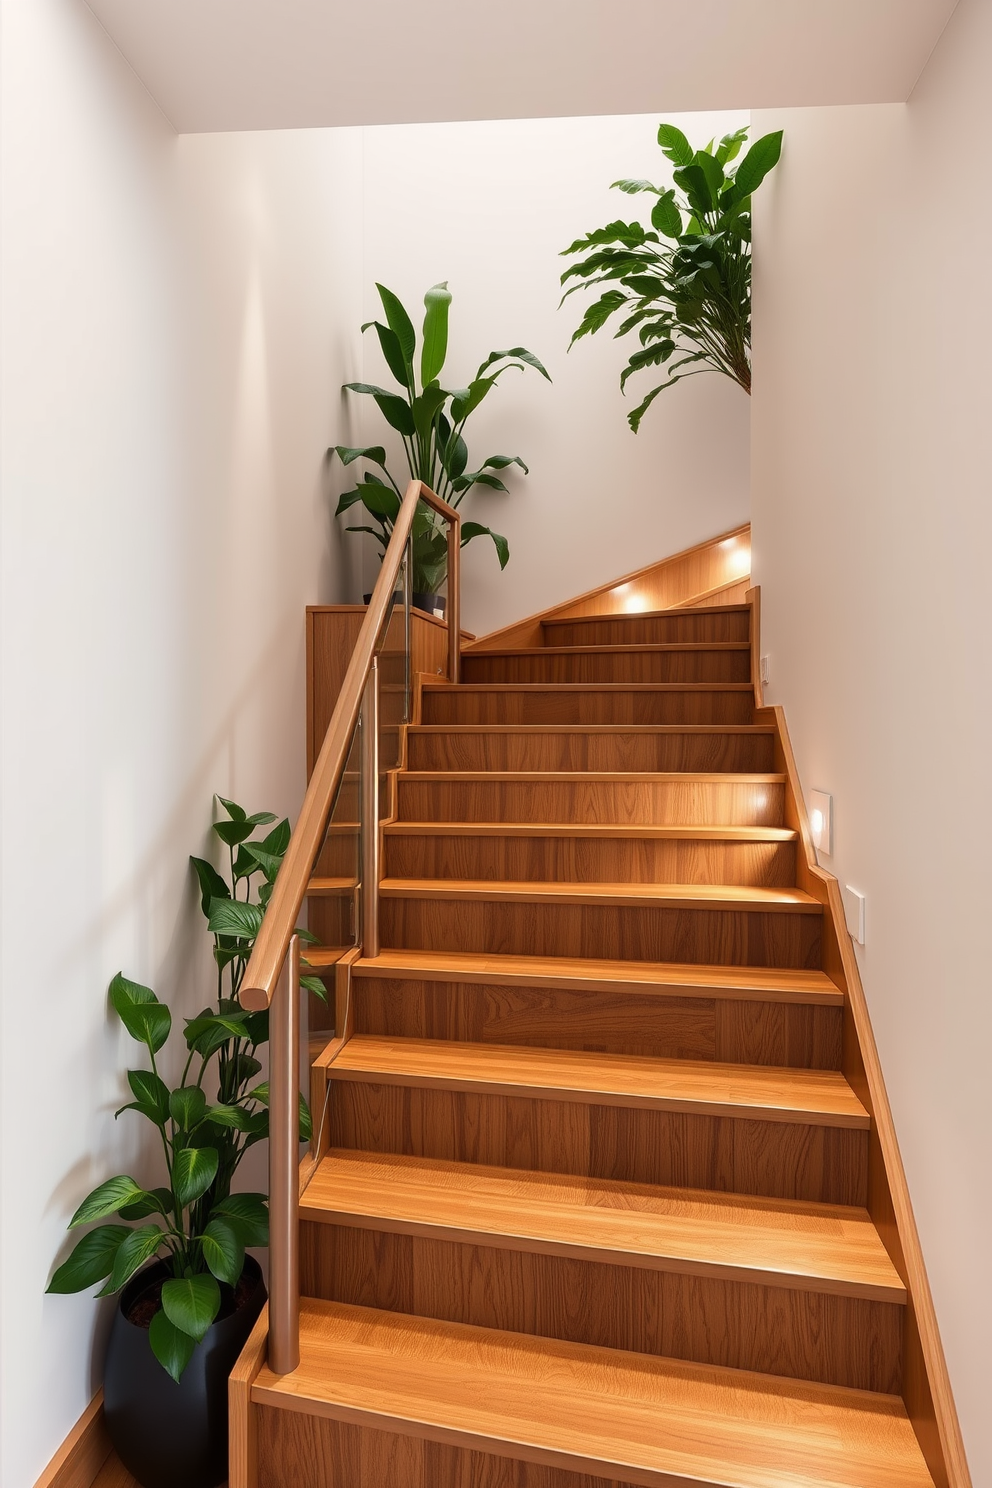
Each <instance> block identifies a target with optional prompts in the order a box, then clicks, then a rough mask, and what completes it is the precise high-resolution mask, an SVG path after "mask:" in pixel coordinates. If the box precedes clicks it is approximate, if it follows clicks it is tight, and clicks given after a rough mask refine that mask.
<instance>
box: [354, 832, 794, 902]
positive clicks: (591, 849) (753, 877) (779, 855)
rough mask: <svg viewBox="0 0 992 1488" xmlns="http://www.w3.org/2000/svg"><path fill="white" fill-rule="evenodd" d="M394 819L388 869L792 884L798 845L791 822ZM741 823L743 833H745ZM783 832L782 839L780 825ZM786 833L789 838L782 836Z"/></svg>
mask: <svg viewBox="0 0 992 1488" xmlns="http://www.w3.org/2000/svg"><path fill="white" fill-rule="evenodd" d="M416 825H417V826H419V828H420V830H411V824H410V823H405V824H402V825H398V826H395V825H394V826H389V827H386V828H385V832H384V840H383V873H384V874H385V875H386V877H387V878H389V879H392V880H396V879H432V878H437V879H455V880H459V881H465V880H468V879H472V878H474V879H490V880H499V881H504V880H508V881H510V882H535V883H541V882H545V883H560V884H565V883H568V884H583V883H615V884H619V883H623V884H656V885H662V884H709V885H718V884H722V885H728V886H730V885H732V886H737V887H743V886H750V887H762V888H772V887H780V888H785V887H787V886H789V885H793V884H794V883H795V878H796V867H795V856H796V855H795V845H794V843H793V841H792V840H791V834H789V833H788V832H787V831H785V830H783V829H782V828H777V829H776V828H766V829H764V831H762V830H761V829H755V828H747V827H743V828H737V829H734V828H725V829H724V830H723V831H722V832H721V831H720V830H719V829H715V828H695V829H689V828H685V827H683V828H672V827H657V828H641V829H640V830H637V829H635V828H627V829H626V830H622V829H621V831H620V832H618V831H617V829H616V828H607V829H605V830H604V829H602V828H600V829H590V828H588V827H583V828H572V827H570V826H568V825H567V824H563V825H560V826H559V825H550V824H549V825H545V826H541V827H537V828H534V827H520V826H505V825H503V824H496V825H495V826H494V828H493V829H492V830H489V831H485V830H482V829H481V824H476V825H475V830H473V831H471V832H467V831H463V830H460V829H459V828H458V827H457V826H449V824H447V823H440V822H438V823H430V824H420V823H418V824H416ZM735 830H736V833H737V834H738V835H736V836H735ZM776 832H778V834H779V835H778V839H777V840H776V837H775V833H776ZM783 838H785V839H786V840H782V839H783Z"/></svg>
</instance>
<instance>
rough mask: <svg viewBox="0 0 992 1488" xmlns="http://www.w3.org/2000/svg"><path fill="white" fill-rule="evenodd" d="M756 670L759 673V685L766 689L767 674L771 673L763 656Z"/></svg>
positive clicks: (767, 661)
mask: <svg viewBox="0 0 992 1488" xmlns="http://www.w3.org/2000/svg"><path fill="white" fill-rule="evenodd" d="M758 669H759V671H760V672H761V685H762V687H767V686H768V674H769V672H770V671H771V667H770V665H769V660H768V657H767V656H763V657H762V658H761V660H760V662H759V664H758Z"/></svg>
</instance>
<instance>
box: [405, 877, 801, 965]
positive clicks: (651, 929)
mask: <svg viewBox="0 0 992 1488" xmlns="http://www.w3.org/2000/svg"><path fill="white" fill-rule="evenodd" d="M380 921H381V930H382V944H383V945H384V946H390V947H395V948H402V949H404V950H423V951H469V952H477V953H479V954H491V955H506V956H580V957H583V958H585V959H592V960H599V959H605V960H610V961H681V962H694V963H701V964H704V965H718V966H733V965H736V966H793V967H810V968H816V967H819V965H820V916H819V915H810V914H793V913H786V912H783V913H766V912H764V911H750V912H749V911H745V910H729V909H667V908H657V907H655V906H654V905H650V906H645V905H634V906H630V907H627V906H614V905H608V906H603V905H583V904H553V903H545V904H535V903H532V902H526V903H505V902H500V901H496V900H453V899H441V898H437V897H431V896H430V895H425V896H424V897H423V898H416V899H395V898H392V897H390V896H389V895H388V894H383V896H382V898H381V901H380Z"/></svg>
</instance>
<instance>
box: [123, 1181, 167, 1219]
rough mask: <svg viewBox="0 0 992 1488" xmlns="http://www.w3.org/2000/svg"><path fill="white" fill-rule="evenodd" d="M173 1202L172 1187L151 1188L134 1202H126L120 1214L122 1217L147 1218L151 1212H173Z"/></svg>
mask: <svg viewBox="0 0 992 1488" xmlns="http://www.w3.org/2000/svg"><path fill="white" fill-rule="evenodd" d="M173 1203H174V1201H173V1198H172V1190H171V1188H150V1189H149V1190H148V1192H147V1193H146V1194H145V1196H144V1198H141V1199H138V1200H137V1202H136V1203H134V1204H125V1205H124V1207H123V1209H121V1211H120V1216H121V1219H147V1218H148V1215H149V1214H171V1213H172V1210H173Z"/></svg>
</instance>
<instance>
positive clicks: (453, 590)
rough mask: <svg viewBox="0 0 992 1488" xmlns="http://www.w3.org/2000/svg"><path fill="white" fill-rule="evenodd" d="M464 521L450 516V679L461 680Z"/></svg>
mask: <svg viewBox="0 0 992 1488" xmlns="http://www.w3.org/2000/svg"><path fill="white" fill-rule="evenodd" d="M461 563H462V523H461V518H460V517H458V516H451V517H449V518H448V680H449V682H459V681H460V680H461V676H460V674H461V655H462V585H461Z"/></svg>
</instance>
